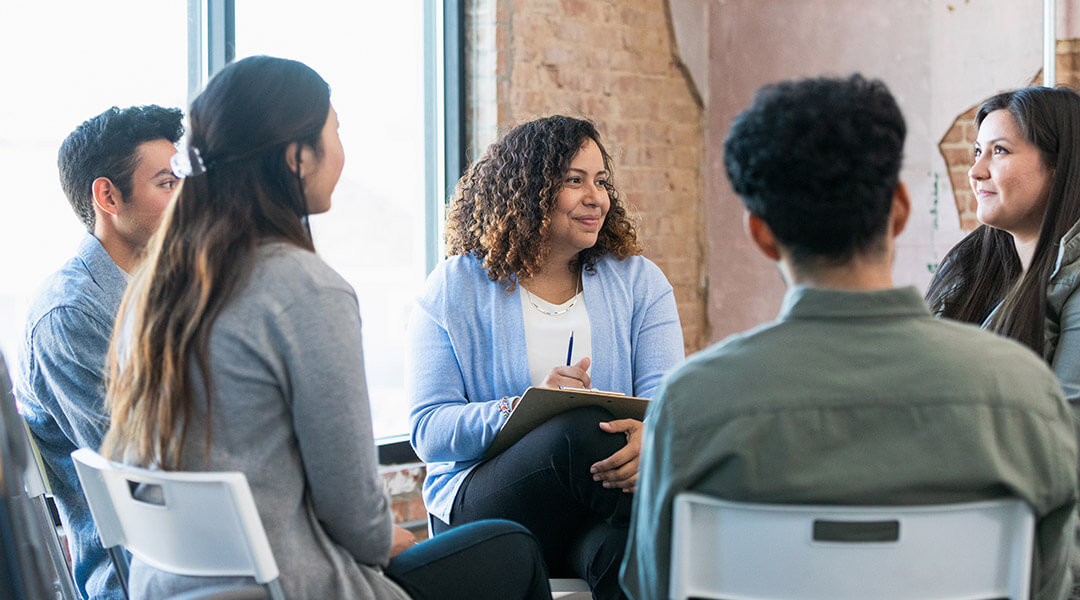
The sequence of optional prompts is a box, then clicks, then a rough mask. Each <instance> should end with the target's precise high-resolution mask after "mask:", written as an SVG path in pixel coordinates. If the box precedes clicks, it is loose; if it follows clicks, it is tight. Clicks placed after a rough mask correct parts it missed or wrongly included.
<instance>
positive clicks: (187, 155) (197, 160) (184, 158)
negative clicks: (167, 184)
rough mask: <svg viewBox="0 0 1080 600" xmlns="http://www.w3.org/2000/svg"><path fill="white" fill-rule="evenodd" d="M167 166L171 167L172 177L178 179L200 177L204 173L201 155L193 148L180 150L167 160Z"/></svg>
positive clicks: (204, 164) (204, 166)
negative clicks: (174, 176)
mask: <svg viewBox="0 0 1080 600" xmlns="http://www.w3.org/2000/svg"><path fill="white" fill-rule="evenodd" d="M169 166H171V167H172V172H173V175H176V176H177V177H179V178H180V179H184V178H186V177H194V176H196V175H202V174H203V173H205V172H206V163H204V162H203V159H202V154H200V153H199V149H198V148H196V147H194V146H192V147H191V148H187V149H184V148H181V149H180V151H179V152H177V153H176V154H173V157H172V158H171V159H170V160H169Z"/></svg>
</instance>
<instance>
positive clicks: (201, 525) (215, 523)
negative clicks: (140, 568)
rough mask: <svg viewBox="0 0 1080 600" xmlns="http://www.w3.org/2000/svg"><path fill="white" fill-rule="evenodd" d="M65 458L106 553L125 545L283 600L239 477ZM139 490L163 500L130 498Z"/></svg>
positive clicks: (182, 569) (94, 457) (161, 563)
mask: <svg viewBox="0 0 1080 600" xmlns="http://www.w3.org/2000/svg"><path fill="white" fill-rule="evenodd" d="M71 458H72V459H73V460H74V461H75V469H76V471H77V472H78V473H79V481H80V482H82V486H83V493H84V494H86V500H87V503H88V504H89V505H90V512H91V514H92V515H93V516H94V523H95V524H97V528H98V534H99V535H100V536H101V543H102V544H103V545H104V546H105V547H106V548H108V547H111V546H117V545H120V546H124V547H125V548H127V549H128V550H129V551H130V552H131V553H132V554H133V555H134V556H136V557H137V558H139V560H142V561H143V562H145V563H146V564H148V565H150V566H152V567H155V568H158V569H161V570H163V571H168V572H170V573H176V574H180V575H190V576H201V577H227V576H247V577H254V578H255V581H256V582H257V583H259V584H261V585H262V586H264V587H265V588H266V593H267V594H268V596H269V598H271V600H284V597H285V596H284V593H283V591H282V588H281V582H280V581H279V580H278V568H277V563H276V562H275V561H274V555H273V552H272V551H271V549H270V542H269V541H267V539H266V532H265V531H264V530H263V526H262V521H260V520H259V513H258V511H257V509H256V508H255V500H254V498H252V496H251V489H250V488H248V484H247V478H245V477H244V474H243V473H231V472H230V473H187V472H169V471H152V470H148V469H139V468H135V467H130V466H126V465H121V464H118V463H113V462H111V461H109V460H107V459H105V457H103V456H101V455H100V454H98V453H97V452H94V451H93V450H89V449H86V448H81V449H79V450H76V451H75V452H72V453H71ZM140 484H142V485H148V486H156V487H157V488H159V489H158V490H154V494H153V495H154V496H155V497H160V499H161V501H160V502H156V501H144V500H141V499H137V498H135V497H134V496H133V495H132V494H133V492H132V490H133V489H134V488H135V486H136V485H140ZM158 491H159V492H160V494H158V493H157V492H158Z"/></svg>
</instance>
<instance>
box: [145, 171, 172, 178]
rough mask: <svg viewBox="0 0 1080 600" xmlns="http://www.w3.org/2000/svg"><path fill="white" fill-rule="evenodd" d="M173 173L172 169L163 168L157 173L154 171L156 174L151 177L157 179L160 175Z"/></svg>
mask: <svg viewBox="0 0 1080 600" xmlns="http://www.w3.org/2000/svg"><path fill="white" fill-rule="evenodd" d="M172 174H173V172H172V169H162V170H160V171H158V172H157V173H154V176H153V177H151V178H150V179H157V178H158V177H161V176H162V175H172Z"/></svg>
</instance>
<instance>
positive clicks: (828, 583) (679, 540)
mask: <svg viewBox="0 0 1080 600" xmlns="http://www.w3.org/2000/svg"><path fill="white" fill-rule="evenodd" d="M673 523H674V524H673V528H672V551H671V587H670V596H671V598H673V599H679V600H682V599H685V598H691V597H693V598H725V599H729V600H748V599H751V598H753V599H769V598H774V599H780V598H785V599H786V598H800V599H803V600H815V599H829V600H834V599H837V598H877V599H881V600H889V599H894V598H895V599H901V598H903V599H909V598H937V599H947V598H948V599H952V598H956V599H959V598H967V599H970V598H1011V599H1013V600H1026V599H1027V598H1028V595H1029V587H1030V583H1031V556H1032V545H1033V544H1034V531H1035V517H1034V516H1033V514H1032V511H1031V509H1030V508H1029V507H1028V506H1027V505H1026V504H1024V502H1022V501H1021V500H1017V499H1004V500H992V501H982V502H971V503H965V504H944V505H933V506H893V507H867V506H844V507H841V506H806V505H777V504H747V503H737V502H728V501H724V500H719V499H716V498H713V497H710V496H703V495H701V494H694V493H682V494H679V495H678V496H677V497H676V498H675V506H674V521H673Z"/></svg>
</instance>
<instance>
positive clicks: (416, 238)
mask: <svg viewBox="0 0 1080 600" xmlns="http://www.w3.org/2000/svg"><path fill="white" fill-rule="evenodd" d="M295 6H296V4H295V2H294V1H293V0H236V5H235V7H236V13H235V23H236V36H235V44H236V46H235V48H236V57H237V58H241V57H244V56H250V55H255V54H270V55H274V56H286V57H289V58H295V59H297V60H301V61H303V62H305V63H307V64H308V65H310V66H311V67H312V68H314V69H315V70H316V71H318V72H319V74H321V75H322V76H323V78H325V79H326V80H327V82H329V84H330V87H331V90H332V94H331V102H332V103H333V104H334V108H335V109H336V110H337V112H338V117H339V119H340V122H341V130H340V131H341V141H342V144H343V145H344V147H345V170H344V172H343V173H342V176H341V181H340V182H339V183H338V187H337V190H336V191H335V193H334V197H333V207H332V208H331V210H330V212H328V213H326V214H323V215H316V216H313V217H312V218H311V229H312V233H313V235H314V237H315V247H316V249H317V251H318V252H319V254H320V255H322V257H323V258H324V259H325V260H326V261H327V262H328V263H330V265H331V266H332V267H334V269H336V270H337V271H338V272H339V273H341V274H342V275H343V276H344V277H345V279H346V280H348V281H349V283H351V284H352V286H353V287H354V288H355V289H356V294H357V296H358V298H359V300H360V313H361V316H362V318H363V320H364V362H365V364H366V368H367V380H368V390H369V393H370V395H371V399H372V415H373V418H374V422H375V435H376V436H377V437H382V436H387V435H392V434H399V433H404V432H406V431H407V430H408V422H407V416H408V414H407V405H408V402H407V399H406V398H405V393H404V392H405V390H404V379H403V359H404V352H405V348H404V337H405V336H404V332H405V324H406V321H407V319H408V316H409V312H410V310H411V308H412V303H413V300H414V299H415V297H416V295H417V294H418V293H419V291H420V288H421V285H422V284H423V282H424V278H425V276H426V274H427V269H426V266H427V252H428V247H429V243H428V242H429V240H428V236H427V235H426V234H425V231H426V230H425V225H424V224H425V218H426V216H427V211H426V210H425V206H426V204H425V200H426V198H427V197H428V189H429V188H430V187H431V186H432V185H434V183H435V181H436V178H437V174H436V173H434V172H432V170H431V169H430V168H428V166H426V163H427V161H426V160H425V158H426V151H427V148H428V142H429V140H428V138H427V135H426V131H427V130H429V129H430V128H429V127H426V123H425V116H424V115H425V108H426V105H427V104H428V103H431V102H435V101H436V97H437V93H436V92H437V90H432V89H430V88H431V86H430V85H428V84H427V82H426V81H425V48H426V47H427V46H426V44H425V31H426V30H427V29H428V28H427V27H426V26H425V25H426V23H425V12H426V11H425V5H424V3H422V2H379V3H369V4H365V5H364V10H362V11H360V10H357V11H355V14H352V15H348V16H346V15H339V14H338V13H339V12H340V6H341V3H340V2H337V1H336V0H309V1H308V2H307V3H306V4H305V5H304V10H303V11H297V10H294V8H295ZM427 12H428V15H427V18H429V19H430V18H432V17H433V16H435V15H433V14H431V13H430V11H427ZM431 141H432V143H436V141H435V140H431Z"/></svg>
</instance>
